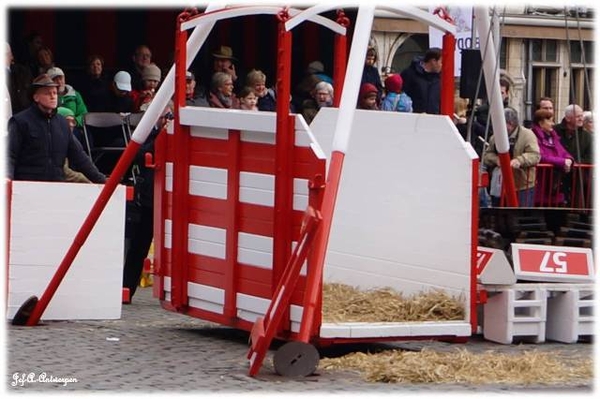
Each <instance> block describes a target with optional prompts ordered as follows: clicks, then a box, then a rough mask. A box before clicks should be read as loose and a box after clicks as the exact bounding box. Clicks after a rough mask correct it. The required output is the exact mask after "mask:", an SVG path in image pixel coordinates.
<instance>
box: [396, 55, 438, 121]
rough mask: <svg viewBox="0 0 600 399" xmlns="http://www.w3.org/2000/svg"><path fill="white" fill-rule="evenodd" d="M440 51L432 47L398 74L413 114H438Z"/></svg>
mask: <svg viewBox="0 0 600 399" xmlns="http://www.w3.org/2000/svg"><path fill="white" fill-rule="evenodd" d="M441 71H442V50H441V49H439V48H437V47H432V48H430V49H429V50H427V51H426V52H425V55H423V56H422V57H417V58H415V59H414V60H413V61H412V63H411V64H410V65H409V67H408V68H406V69H405V70H404V71H402V73H401V74H400V75H401V76H402V81H403V82H404V86H403V90H404V92H405V93H406V94H407V95H408V96H409V97H410V98H411V99H412V101H413V112H414V113H417V114H419V113H422V112H426V113H428V114H439V113H440V76H441V75H440V72H441Z"/></svg>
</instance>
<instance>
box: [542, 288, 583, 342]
mask: <svg viewBox="0 0 600 399" xmlns="http://www.w3.org/2000/svg"><path fill="white" fill-rule="evenodd" d="M549 294H550V296H549V297H548V315H547V319H546V338H547V339H549V340H552V341H558V342H566V343H574V342H577V341H578V340H579V337H580V336H585V335H593V334H594V314H593V310H594V287H593V286H592V285H582V286H573V285H571V284H569V287H567V289H566V290H562V291H558V290H557V291H549Z"/></svg>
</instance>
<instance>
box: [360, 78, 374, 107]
mask: <svg viewBox="0 0 600 399" xmlns="http://www.w3.org/2000/svg"><path fill="white" fill-rule="evenodd" d="M377 96H378V91H377V87H375V85H373V84H371V83H363V84H362V85H361V86H360V92H359V93H358V108H359V109H379V108H377Z"/></svg>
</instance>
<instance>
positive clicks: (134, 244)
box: [123, 102, 173, 303]
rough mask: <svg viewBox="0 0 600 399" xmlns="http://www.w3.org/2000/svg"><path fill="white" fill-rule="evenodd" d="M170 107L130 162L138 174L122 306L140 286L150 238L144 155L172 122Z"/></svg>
mask: <svg viewBox="0 0 600 399" xmlns="http://www.w3.org/2000/svg"><path fill="white" fill-rule="evenodd" d="M172 108H173V104H172V102H169V104H167V106H166V107H165V109H164V110H163V112H162V114H161V116H160V118H159V119H158V121H157V122H156V125H155V126H154V128H153V129H152V132H150V135H149V136H148V138H147V139H146V141H145V142H144V144H143V145H142V146H141V147H140V149H139V150H138V153H137V155H136V158H135V161H134V162H135V163H136V164H137V165H138V166H139V168H140V173H139V175H138V177H137V179H136V183H135V187H134V191H135V198H134V204H133V208H132V209H130V210H129V212H131V219H132V222H131V224H130V225H129V226H128V228H129V229H130V232H129V236H130V238H131V241H130V245H129V249H128V250H127V255H126V257H125V266H124V267H123V288H128V289H129V301H125V302H124V303H131V299H132V298H133V295H134V294H135V291H136V289H137V287H138V285H139V283H140V278H141V276H142V270H143V268H144V260H145V259H146V257H147V256H148V251H149V250H150V245H151V244H152V239H153V236H154V168H152V167H147V166H146V165H145V155H146V153H151V154H154V142H155V140H156V138H157V137H158V135H159V134H160V133H161V132H162V131H163V130H164V129H165V127H166V125H167V123H168V122H169V121H170V120H172V119H173V113H172Z"/></svg>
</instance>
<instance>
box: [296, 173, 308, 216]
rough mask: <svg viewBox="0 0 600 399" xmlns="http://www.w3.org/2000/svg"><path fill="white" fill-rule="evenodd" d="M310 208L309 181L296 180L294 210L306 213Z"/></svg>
mask: <svg viewBox="0 0 600 399" xmlns="http://www.w3.org/2000/svg"><path fill="white" fill-rule="evenodd" d="M307 207H308V180H307V179H294V196H293V209H294V210H297V211H304V210H306V208H307Z"/></svg>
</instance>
